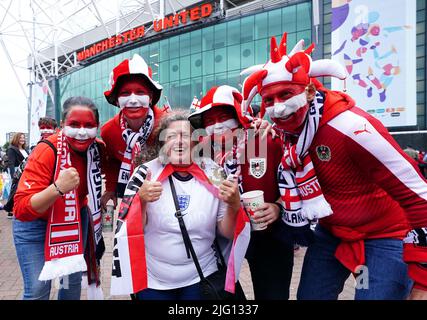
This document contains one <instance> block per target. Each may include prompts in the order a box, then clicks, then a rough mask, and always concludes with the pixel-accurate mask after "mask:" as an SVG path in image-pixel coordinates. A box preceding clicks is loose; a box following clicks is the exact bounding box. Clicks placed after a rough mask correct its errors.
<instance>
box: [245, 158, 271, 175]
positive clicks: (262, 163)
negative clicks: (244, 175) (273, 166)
mask: <svg viewBox="0 0 427 320" xmlns="http://www.w3.org/2000/svg"><path fill="white" fill-rule="evenodd" d="M266 170H267V161H266V159H265V158H253V159H250V160H249V173H250V174H251V176H253V177H254V178H257V179H260V178H262V176H263V175H264V174H265V171H266Z"/></svg>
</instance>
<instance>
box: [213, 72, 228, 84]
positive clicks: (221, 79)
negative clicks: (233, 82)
mask: <svg viewBox="0 0 427 320" xmlns="http://www.w3.org/2000/svg"><path fill="white" fill-rule="evenodd" d="M226 84H227V74H226V73H225V72H224V73H218V74H216V75H215V85H216V86H222V85H226Z"/></svg>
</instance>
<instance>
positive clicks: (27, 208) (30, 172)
mask: <svg viewBox="0 0 427 320" xmlns="http://www.w3.org/2000/svg"><path fill="white" fill-rule="evenodd" d="M49 140H50V139H49ZM54 145H55V143H54ZM54 171H55V153H54V151H53V150H52V148H51V147H50V146H48V145H47V144H45V143H40V144H38V145H37V146H36V147H35V148H34V150H33V152H32V153H31V154H30V157H29V158H28V162H27V164H26V166H25V170H24V172H23V174H22V176H21V178H20V180H19V184H18V189H17V191H16V194H15V198H14V207H13V212H14V214H15V217H16V218H17V219H18V220H21V221H32V220H35V219H40V218H42V219H46V218H47V214H48V212H44V213H43V214H40V213H38V212H36V211H35V210H34V209H33V208H32V206H31V202H30V200H31V198H32V196H33V195H34V194H36V193H39V192H41V191H43V190H44V189H46V188H47V187H48V186H49V185H50V184H51V183H52V178H53V172H54Z"/></svg>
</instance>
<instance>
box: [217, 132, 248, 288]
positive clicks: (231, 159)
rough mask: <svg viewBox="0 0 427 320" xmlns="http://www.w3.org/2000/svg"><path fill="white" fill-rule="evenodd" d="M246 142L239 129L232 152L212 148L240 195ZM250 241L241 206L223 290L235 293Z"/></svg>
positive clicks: (246, 136) (246, 137)
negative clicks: (236, 183)
mask: <svg viewBox="0 0 427 320" xmlns="http://www.w3.org/2000/svg"><path fill="white" fill-rule="evenodd" d="M247 141H248V131H247V130H242V129H241V130H240V131H239V134H238V135H237V141H236V142H235V143H233V147H232V150H230V151H228V152H226V153H223V152H222V146H220V148H221V150H218V151H217V152H216V150H215V146H214V148H213V149H214V158H215V162H216V163H217V164H219V165H220V166H221V167H223V168H224V171H225V173H226V175H227V176H230V175H234V176H237V178H238V185H239V193H240V194H243V192H244V190H243V182H242V181H243V179H242V169H241V163H242V162H243V161H245V158H244V157H245V150H246V145H247ZM233 142H234V141H233ZM250 239H251V224H250V220H249V216H248V214H247V213H246V211H245V209H244V207H243V204H242V205H241V207H240V210H239V212H238V213H237V217H236V227H235V229H234V238H233V241H232V245H231V250H230V253H229V258H228V263H227V274H226V279H225V287H224V289H225V290H226V291H228V292H231V293H235V289H236V282H237V281H238V280H239V275H240V270H241V269H242V265H243V261H244V259H245V255H246V251H247V250H248V247H249V242H250Z"/></svg>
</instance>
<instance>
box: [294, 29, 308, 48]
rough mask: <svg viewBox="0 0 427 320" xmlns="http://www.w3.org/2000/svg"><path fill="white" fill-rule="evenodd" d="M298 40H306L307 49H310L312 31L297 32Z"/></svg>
mask: <svg viewBox="0 0 427 320" xmlns="http://www.w3.org/2000/svg"><path fill="white" fill-rule="evenodd" d="M296 38H297V39H298V41H300V40H301V39H304V44H305V47H308V46H309V45H310V44H311V30H305V31H300V32H297V35H296Z"/></svg>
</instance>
